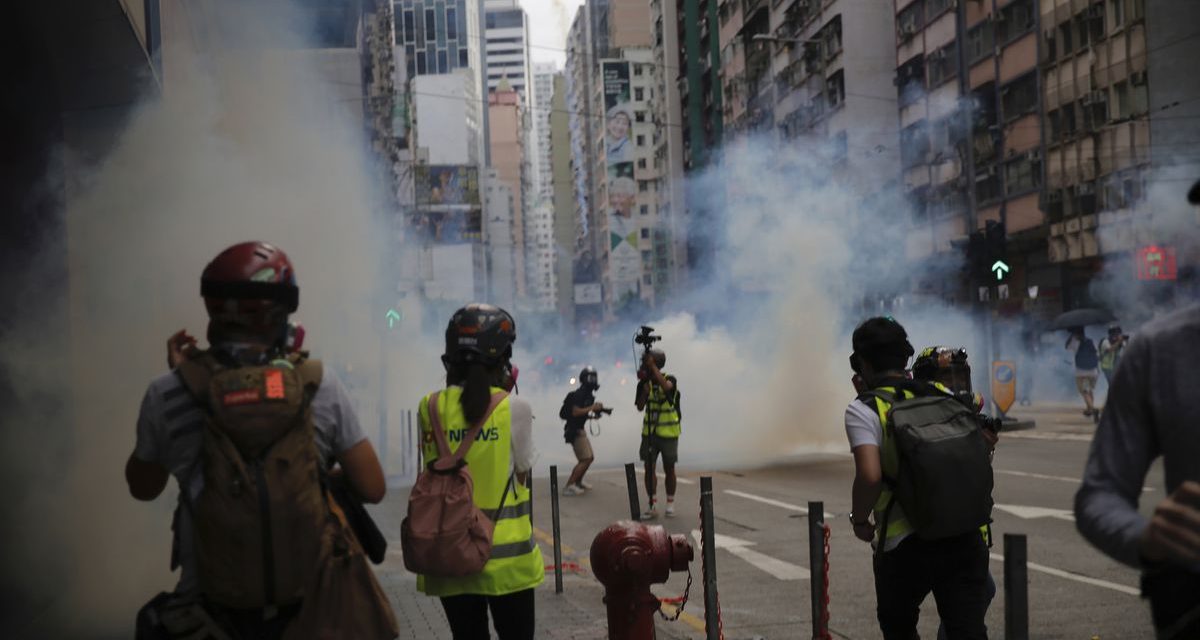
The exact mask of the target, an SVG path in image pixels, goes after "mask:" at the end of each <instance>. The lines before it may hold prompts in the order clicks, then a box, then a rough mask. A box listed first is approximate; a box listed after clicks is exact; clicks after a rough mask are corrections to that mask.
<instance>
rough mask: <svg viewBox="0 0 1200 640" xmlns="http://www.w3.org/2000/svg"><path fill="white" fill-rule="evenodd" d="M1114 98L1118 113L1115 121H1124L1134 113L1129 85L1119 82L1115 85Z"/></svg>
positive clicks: (1115, 115)
mask: <svg viewBox="0 0 1200 640" xmlns="http://www.w3.org/2000/svg"><path fill="white" fill-rule="evenodd" d="M1113 96H1114V97H1115V98H1116V103H1117V112H1116V113H1115V114H1113V116H1114V119H1116V120H1123V119H1125V118H1128V117H1129V116H1130V114H1132V113H1133V102H1132V100H1131V99H1130V92H1129V83H1127V82H1118V83H1117V84H1115V85H1113Z"/></svg>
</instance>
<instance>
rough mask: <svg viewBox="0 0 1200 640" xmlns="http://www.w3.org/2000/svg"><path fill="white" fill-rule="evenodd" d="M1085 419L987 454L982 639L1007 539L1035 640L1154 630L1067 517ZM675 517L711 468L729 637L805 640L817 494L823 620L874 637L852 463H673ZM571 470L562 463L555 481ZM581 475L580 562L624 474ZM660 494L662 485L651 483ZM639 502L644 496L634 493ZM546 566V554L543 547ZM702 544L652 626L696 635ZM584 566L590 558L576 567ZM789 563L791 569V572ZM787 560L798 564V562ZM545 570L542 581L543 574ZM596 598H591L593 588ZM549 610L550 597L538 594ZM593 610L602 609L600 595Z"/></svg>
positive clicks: (617, 510) (669, 523) (575, 507)
mask: <svg viewBox="0 0 1200 640" xmlns="http://www.w3.org/2000/svg"><path fill="white" fill-rule="evenodd" d="M1089 430H1090V428H1088V427H1081V428H1074V429H1065V430H1063V429H1059V430H1051V431H1043V430H1040V429H1039V430H1035V431H1031V432H1021V433H1016V434H1010V435H1009V436H1007V437H1005V438H1004V440H1003V441H1002V443H1001V446H1000V449H999V450H998V451H997V454H996V458H995V462H994V467H995V470H996V490H995V493H994V497H995V501H996V503H997V505H998V507H997V509H996V510H995V513H994V516H993V517H994V520H995V522H994V525H993V527H994V532H995V539H996V545H995V547H994V548H993V549H992V552H993V554H994V555H993V562H992V566H991V569H992V574H993V576H994V577H995V579H996V582H997V584H998V589H999V591H998V594H997V597H996V599H995V600H994V601H993V603H992V607H991V609H990V610H989V612H988V628H989V632H990V634H989V635H991V637H995V638H1001V637H1004V598H1005V596H1004V589H1005V586H1004V579H1003V574H1004V571H1003V562H1002V554H1003V536H1004V534H1024V535H1025V536H1027V539H1028V556H1029V563H1030V565H1029V609H1030V612H1029V619H1030V629H1031V636H1032V637H1035V638H1087V639H1090V638H1095V637H1099V638H1142V637H1150V635H1151V634H1150V632H1149V628H1150V627H1149V624H1150V623H1149V612H1148V609H1147V607H1146V605H1145V603H1143V602H1142V601H1141V600H1140V598H1139V597H1138V595H1137V586H1138V574H1137V572H1136V571H1134V570H1133V569H1130V568H1128V567H1125V566H1123V565H1120V564H1118V563H1116V562H1114V561H1112V560H1110V559H1108V558H1107V557H1105V556H1103V555H1102V554H1100V553H1099V552H1098V551H1096V550H1095V549H1093V548H1092V547H1091V546H1090V545H1088V544H1087V543H1086V542H1085V541H1084V540H1083V539H1082V538H1081V537H1080V536H1079V534H1078V533H1077V532H1076V530H1075V525H1074V522H1073V520H1072V518H1071V516H1070V512H1071V508H1072V500H1073V496H1074V493H1075V490H1076V488H1077V486H1078V481H1077V478H1078V477H1079V474H1080V471H1081V470H1082V468H1083V464H1084V460H1085V458H1086V454H1087V447H1088V440H1089V438H1088V436H1087V435H1086V434H1087V432H1088V431H1089ZM682 468H683V472H682V475H681V478H682V480H681V484H680V488H679V495H678V498H677V500H678V505H679V512H680V513H679V516H678V517H676V518H672V519H666V518H663V517H662V516H661V515H660V517H659V520H658V524H662V525H664V526H665V527H666V528H667V529H668V530H669V531H670V532H672V533H682V534H685V535H689V538H690V537H691V533H692V531H693V530H696V529H698V528H699V515H698V514H699V508H698V504H699V482H698V481H699V478H700V476H702V475H711V477H712V478H713V486H714V505H715V508H714V513H715V516H716V528H715V530H716V533H717V534H720V535H723V536H729V537H731V538H734V539H736V540H727V541H726V542H727V543H728V544H731V545H733V546H736V547H739V548H738V549H733V550H730V549H728V548H720V547H721V545H718V547H719V548H718V553H717V577H718V582H717V584H718V590H719V594H720V607H721V615H722V620H723V628H724V630H725V636H726V637H727V638H730V639H734V638H755V637H761V638H771V639H774V638H808V637H811V636H810V634H811V617H810V604H809V603H810V600H809V599H810V589H809V580H808V579H807V578H804V577H800V578H797V574H807V571H808V565H809V562H808V557H809V556H808V546H807V540H808V533H807V527H808V520H807V517H808V516H807V515H806V513H805V511H804V507H805V506H806V505H807V503H808V501H810V500H811V501H823V502H824V506H825V510H826V521H827V522H828V523H829V524H830V525H831V529H832V533H831V553H830V565H831V566H830V576H829V582H830V606H829V610H830V622H829V625H830V628H831V630H832V632H833V634H834V637H843V638H876V637H878V636H879V630H878V626H877V624H876V620H875V614H874V611H875V595H874V586H873V578H872V574H871V557H870V555H871V554H870V548H869V547H868V546H867V545H865V544H863V543H861V542H859V541H858V540H857V539H856V538H854V536H853V534H852V533H851V531H850V527H849V525H848V522H847V520H846V518H845V514H846V513H847V512H848V511H849V509H850V500H849V498H850V482H851V479H852V476H853V464H852V460H851V459H850V457H849V454H845V455H815V456H807V457H802V458H798V459H795V460H791V461H788V462H786V463H783V464H779V465H776V466H771V467H768V468H761V469H752V470H740V471H715V472H711V473H709V472H707V471H706V470H703V469H693V468H687V467H686V465H683V467H682ZM567 471H569V468H564V469H560V472H559V473H560V479H562V478H565V475H566V473H567ZM1161 477H1162V474H1161V470H1159V469H1155V470H1153V471H1152V473H1151V475H1150V477H1149V479H1148V481H1147V482H1148V484H1149V485H1150V487H1148V490H1147V492H1146V494H1145V499H1144V500H1143V509H1147V508H1149V506H1151V505H1153V504H1154V503H1155V502H1156V501H1157V500H1158V499H1161V497H1162V495H1163V492H1162V489H1161V486H1160V485H1161V480H1159V479H1160V478H1161ZM589 479H590V480H591V481H592V482H593V483H594V484H595V488H594V489H593V490H592V491H591V492H589V494H587V495H584V496H580V497H563V498H562V499H561V508H562V518H561V522H562V531H563V541H564V543H565V545H566V546H567V547H568V548H569V552H568V553H567V557H566V560H567V561H569V562H570V561H574V562H581V563H582V561H583V560H585V559H586V558H587V555H588V549H589V547H590V545H591V541H592V538H593V537H594V536H595V534H596V533H597V532H598V531H599V530H600V529H602V528H603V527H604V526H605V525H607V524H609V523H611V522H613V521H615V520H618V519H623V518H628V516H629V506H628V494H627V490H626V485H625V478H624V472H623V469H619V468H609V469H598V470H596V471H595V472H593V473H592V474H591V475H590V477H589ZM547 491H548V480H547V479H546V478H539V479H538V480H537V481H536V485H535V497H536V507H535V512H534V520H535V525H536V527H537V528H538V529H540V530H541V531H542V532H549V531H551V520H550V517H551V516H550V510H549V499H548V494H547ZM659 491H660V492H661V491H662V489H661V482H660V489H659ZM641 499H642V500H644V496H643V497H642V498H641ZM543 550H544V552H545V554H546V556H547V562H550V560H549V558H550V557H551V550H550V548H549V546H548V545H546V544H543ZM698 559H699V549H698V546H697V562H696V563H695V564H694V565H693V571H694V572H695V578H696V586H695V587H694V588H693V592H692V600H691V602H689V603H688V604H687V606H686V608H685V611H686V613H687V615H685V616H683V619H681V620H680V621H678V622H675V623H670V624H667V623H661V624H660V635H666V636H674V637H682V638H703V637H704V636H703V634H702V632H701V631H702V629H703V625H702V623H701V621H702V620H703V618H704V612H703V606H702V603H703V600H702V596H701V592H700V586H699V585H700V579H699V571H700V566H699V560H698ZM583 564H586V563H583ZM789 565H791V566H789ZM797 567H798V568H799V570H797ZM549 577H550V576H548V578H549ZM684 583H685V577H684V576H683V575H675V576H673V577H672V579H671V580H670V582H669V583H668V584H666V585H663V586H659V587H656V588H655V592H656V593H657V594H658V595H660V596H663V597H671V596H678V595H679V594H681V593H682V591H683V588H684ZM591 599H592V600H594V599H595V596H594V595H593V596H591ZM542 602H544V603H546V606H554V604H553V600H546V599H545V598H543V600H542ZM595 605H596V606H597V607H599V606H602V605H601V604H600V603H599V602H596V603H595ZM936 627H937V613H936V609H935V607H934V603H933V599H932V597H930V598H928V599H927V601H926V603H925V606H924V607H923V608H922V615H921V624H920V631H921V635H922V637H926V638H933V637H935V632H936Z"/></svg>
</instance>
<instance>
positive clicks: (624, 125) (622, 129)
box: [600, 60, 642, 306]
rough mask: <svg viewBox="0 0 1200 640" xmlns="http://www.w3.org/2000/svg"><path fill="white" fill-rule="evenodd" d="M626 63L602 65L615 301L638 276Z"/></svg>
mask: <svg viewBox="0 0 1200 640" xmlns="http://www.w3.org/2000/svg"><path fill="white" fill-rule="evenodd" d="M629 66H630V65H629V62H627V61H624V60H606V61H603V62H602V63H601V65H600V68H601V78H602V81H603V83H604V84H603V87H604V166H605V169H606V179H607V180H608V189H607V192H608V198H607V202H605V203H604V204H605V206H606V215H607V218H608V240H609V241H608V247H607V248H608V262H609V264H608V275H609V279H610V281H611V283H612V284H611V288H610V300H611V302H612V303H614V304H615V305H618V306H619V305H620V303H621V301H623V300H625V299H627V298H629V297H631V296H636V295H637V293H638V288H639V285H640V283H641V280H642V257H641V251H640V250H639V249H638V237H639V232H638V225H637V219H636V218H635V217H634V215H633V210H634V207H635V205H636V202H637V194H638V185H637V181H636V180H635V179H634V177H633V162H634V157H633V151H634V144H633V141H632V139H631V138H632V137H633V122H634V113H633V101H632V98H631V93H632V91H631V89H630V81H629V76H630V74H629Z"/></svg>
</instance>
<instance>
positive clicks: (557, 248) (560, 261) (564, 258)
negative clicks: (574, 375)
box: [547, 73, 580, 326]
mask: <svg viewBox="0 0 1200 640" xmlns="http://www.w3.org/2000/svg"><path fill="white" fill-rule="evenodd" d="M553 79H554V84H553V86H554V93H553V98H552V100H551V103H550V104H551V110H550V127H549V130H550V161H551V171H550V173H549V174H548V175H549V180H548V181H547V182H549V184H550V185H551V190H552V194H553V203H554V223H553V228H554V233H553V236H552V241H553V246H554V277H553V282H554V304H555V307H556V308H557V309H558V313H559V315H560V316H561V317H562V318H563V319H564V321H565V322H566V323H567V326H572V325H574V321H575V283H574V278H573V276H572V271H573V264H574V258H575V252H574V248H575V242H576V239H577V238H578V236H579V226H580V225H579V219H578V217H577V215H576V214H577V206H576V200H575V189H574V184H575V182H574V176H573V175H572V166H571V165H572V159H571V150H572V145H573V141H572V135H571V116H570V115H569V111H568V110H567V76H566V74H565V73H558V74H555V75H554V77H553Z"/></svg>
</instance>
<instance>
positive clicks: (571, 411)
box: [558, 367, 612, 496]
mask: <svg viewBox="0 0 1200 640" xmlns="http://www.w3.org/2000/svg"><path fill="white" fill-rule="evenodd" d="M599 388H600V376H599V375H598V374H597V373H596V370H595V369H593V368H592V367H584V368H583V371H580V372H579V388H578V389H575V390H574V391H572V392H570V393H568V394H567V397H565V398H563V404H562V409H560V410H559V412H558V417H560V418H562V419H563V420H566V421H567V424H566V425H565V426H563V439H564V440H566V441H567V444H569V445H571V448H572V449H574V451H575V468H574V469H572V470H571V476H570V477H569V478H567V486H565V487H563V491H562V494H563V495H564V496H578V495H582V494H583V492H584V491H587V490H588V489H591V488H592V485H591V484H589V483H587V482H584V480H583V475H584V474H585V473H587V470H588V467H590V466H591V465H592V460H594V459H595V456H594V455H593V454H592V443H591V441H589V440H588V434H587V421H588V418H589V417H591V418H597V419H598V418H599V417H600V414H601V412H603V413H612V409H607V408H605V406H604V405H603V404H602V403H599V402H596V398H595V396H594V395H593V394H595V392H596V390H598V389H599Z"/></svg>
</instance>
